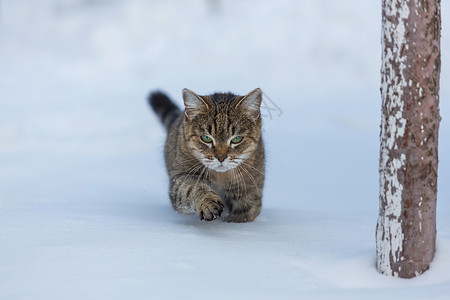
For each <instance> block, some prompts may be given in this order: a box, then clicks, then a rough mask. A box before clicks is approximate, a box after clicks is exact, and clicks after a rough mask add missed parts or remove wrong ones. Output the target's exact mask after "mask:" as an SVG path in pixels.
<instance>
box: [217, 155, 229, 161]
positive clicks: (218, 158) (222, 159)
mask: <svg viewBox="0 0 450 300" xmlns="http://www.w3.org/2000/svg"><path fill="white" fill-rule="evenodd" d="M216 158H217V160H218V161H220V162H223V161H224V160H225V159H227V156H226V155H216Z"/></svg>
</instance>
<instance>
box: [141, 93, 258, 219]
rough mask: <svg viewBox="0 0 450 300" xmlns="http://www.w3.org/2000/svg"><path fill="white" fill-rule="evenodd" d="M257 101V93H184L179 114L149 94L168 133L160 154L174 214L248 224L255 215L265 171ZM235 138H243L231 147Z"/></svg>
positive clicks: (156, 95)
mask: <svg viewBox="0 0 450 300" xmlns="http://www.w3.org/2000/svg"><path fill="white" fill-rule="evenodd" d="M261 97H262V92H261V90H260V89H256V90H253V91H252V92H250V93H249V94H247V95H246V96H237V95H234V94H232V93H215V94H212V95H209V96H199V95H197V94H195V93H194V92H192V91H190V90H187V89H185V90H183V100H184V102H185V111H184V113H182V111H181V110H179V109H178V108H177V107H176V106H175V104H174V103H173V102H172V101H171V100H170V99H169V98H168V97H167V96H166V95H164V94H162V93H160V92H156V93H152V94H151V96H150V98H149V100H150V104H151V106H152V107H153V109H154V110H155V112H156V114H157V115H158V116H159V118H160V120H161V122H162V123H163V124H164V126H165V128H166V129H167V130H168V136H167V140H166V145H165V151H164V154H165V161H166V167H167V171H168V173H169V177H170V185H169V197H170V200H171V202H172V206H173V207H174V209H175V210H177V211H178V212H180V213H185V214H187V213H196V214H197V215H198V216H199V218H200V219H203V220H207V221H211V220H214V219H216V218H217V217H221V219H223V220H225V221H228V222H250V221H253V220H254V219H255V218H256V217H257V216H258V215H259V213H260V210H261V205H262V201H261V199H262V189H263V185H264V169H265V159H264V145H263V140H262V137H261V124H262V120H261V116H260V113H259V109H260V104H261ZM202 136H208V137H210V138H211V142H205V141H204V140H203V139H202V138H201V137H202ZM233 137H242V139H241V141H239V142H238V143H233V142H232V141H231V140H232V138H233ZM239 139H240V138H239Z"/></svg>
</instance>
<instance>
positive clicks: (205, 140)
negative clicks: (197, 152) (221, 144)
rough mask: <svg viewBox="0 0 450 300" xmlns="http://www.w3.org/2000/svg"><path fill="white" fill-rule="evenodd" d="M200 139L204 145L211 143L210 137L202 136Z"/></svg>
mask: <svg viewBox="0 0 450 300" xmlns="http://www.w3.org/2000/svg"><path fill="white" fill-rule="evenodd" d="M200 138H201V139H202V141H204V142H205V143H211V142H212V138H211V137H210V136H207V135H202V136H201V137H200Z"/></svg>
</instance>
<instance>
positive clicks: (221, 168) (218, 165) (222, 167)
mask: <svg viewBox="0 0 450 300" xmlns="http://www.w3.org/2000/svg"><path fill="white" fill-rule="evenodd" d="M203 164H204V165H205V166H206V167H208V168H209V169H211V170H213V171H216V172H220V173H222V172H227V171H229V170H231V169H234V168H236V167H237V166H238V164H236V163H233V162H230V161H224V162H219V161H218V160H204V161H203Z"/></svg>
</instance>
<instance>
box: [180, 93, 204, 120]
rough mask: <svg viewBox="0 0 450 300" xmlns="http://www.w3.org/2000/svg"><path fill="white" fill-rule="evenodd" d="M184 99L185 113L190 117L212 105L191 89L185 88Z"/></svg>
mask: <svg viewBox="0 0 450 300" xmlns="http://www.w3.org/2000/svg"><path fill="white" fill-rule="evenodd" d="M183 100H184V106H185V110H184V113H185V115H186V116H187V117H188V118H189V119H192V117H194V116H195V115H197V114H199V113H204V112H206V111H208V110H209V109H210V105H209V104H208V103H207V102H206V101H205V99H203V98H202V97H200V96H199V95H197V94H196V93H194V92H193V91H191V90H189V89H183Z"/></svg>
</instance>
